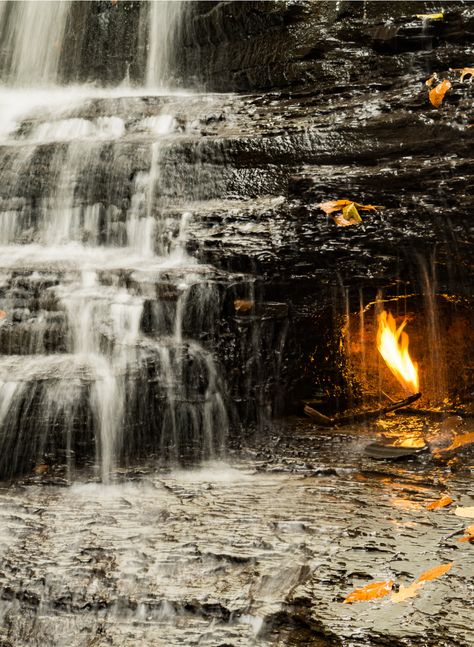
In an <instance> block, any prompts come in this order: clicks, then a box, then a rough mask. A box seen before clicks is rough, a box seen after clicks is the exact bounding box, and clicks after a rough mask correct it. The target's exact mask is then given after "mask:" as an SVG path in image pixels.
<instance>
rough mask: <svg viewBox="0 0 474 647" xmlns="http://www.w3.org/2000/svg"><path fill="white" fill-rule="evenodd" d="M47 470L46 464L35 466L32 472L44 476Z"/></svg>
mask: <svg viewBox="0 0 474 647" xmlns="http://www.w3.org/2000/svg"><path fill="white" fill-rule="evenodd" d="M48 469H49V467H48V466H47V465H46V464H44V463H41V465H36V467H35V469H34V472H35V474H45V472H47V471H48Z"/></svg>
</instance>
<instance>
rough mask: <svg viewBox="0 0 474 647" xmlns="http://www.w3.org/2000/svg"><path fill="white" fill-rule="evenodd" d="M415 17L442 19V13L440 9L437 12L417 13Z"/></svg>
mask: <svg viewBox="0 0 474 647" xmlns="http://www.w3.org/2000/svg"><path fill="white" fill-rule="evenodd" d="M416 17H417V18H421V20H443V18H444V13H443V12H442V11H440V12H439V13H417V14H416Z"/></svg>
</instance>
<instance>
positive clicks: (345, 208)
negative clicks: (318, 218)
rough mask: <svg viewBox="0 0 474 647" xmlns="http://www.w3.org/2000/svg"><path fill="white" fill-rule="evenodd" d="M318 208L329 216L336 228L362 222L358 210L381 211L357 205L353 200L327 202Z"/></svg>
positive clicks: (371, 206) (374, 207)
mask: <svg viewBox="0 0 474 647" xmlns="http://www.w3.org/2000/svg"><path fill="white" fill-rule="evenodd" d="M318 207H319V208H320V209H322V210H323V211H324V213H325V214H327V215H328V216H331V217H332V219H333V220H334V222H335V223H336V225H337V226H338V227H349V226H350V225H355V224H357V223H359V222H362V218H361V217H360V213H359V210H360V211H376V210H377V209H383V207H381V206H375V205H373V204H359V203H358V202H354V201H353V200H329V201H328V202H321V203H320V204H318Z"/></svg>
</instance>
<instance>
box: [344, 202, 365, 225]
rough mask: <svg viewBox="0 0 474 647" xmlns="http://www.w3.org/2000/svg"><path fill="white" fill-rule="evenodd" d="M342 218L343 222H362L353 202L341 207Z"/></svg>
mask: <svg viewBox="0 0 474 647" xmlns="http://www.w3.org/2000/svg"><path fill="white" fill-rule="evenodd" d="M342 216H343V218H345V220H347V221H349V222H351V223H352V222H362V218H361V217H360V214H359V212H358V211H357V207H356V206H355V203H354V202H351V203H350V204H348V205H347V206H345V207H343V209H342Z"/></svg>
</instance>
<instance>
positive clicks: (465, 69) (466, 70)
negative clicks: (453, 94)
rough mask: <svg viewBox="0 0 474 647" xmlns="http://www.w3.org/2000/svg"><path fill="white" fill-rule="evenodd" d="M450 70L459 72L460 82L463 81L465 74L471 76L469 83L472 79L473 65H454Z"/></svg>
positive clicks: (473, 76) (473, 75) (473, 74)
mask: <svg viewBox="0 0 474 647" xmlns="http://www.w3.org/2000/svg"><path fill="white" fill-rule="evenodd" d="M451 71H452V72H460V74H461V78H460V81H461V83H462V82H463V81H464V77H465V76H470V77H471V78H470V79H469V83H472V79H473V78H474V67H454V68H452V69H451Z"/></svg>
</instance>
